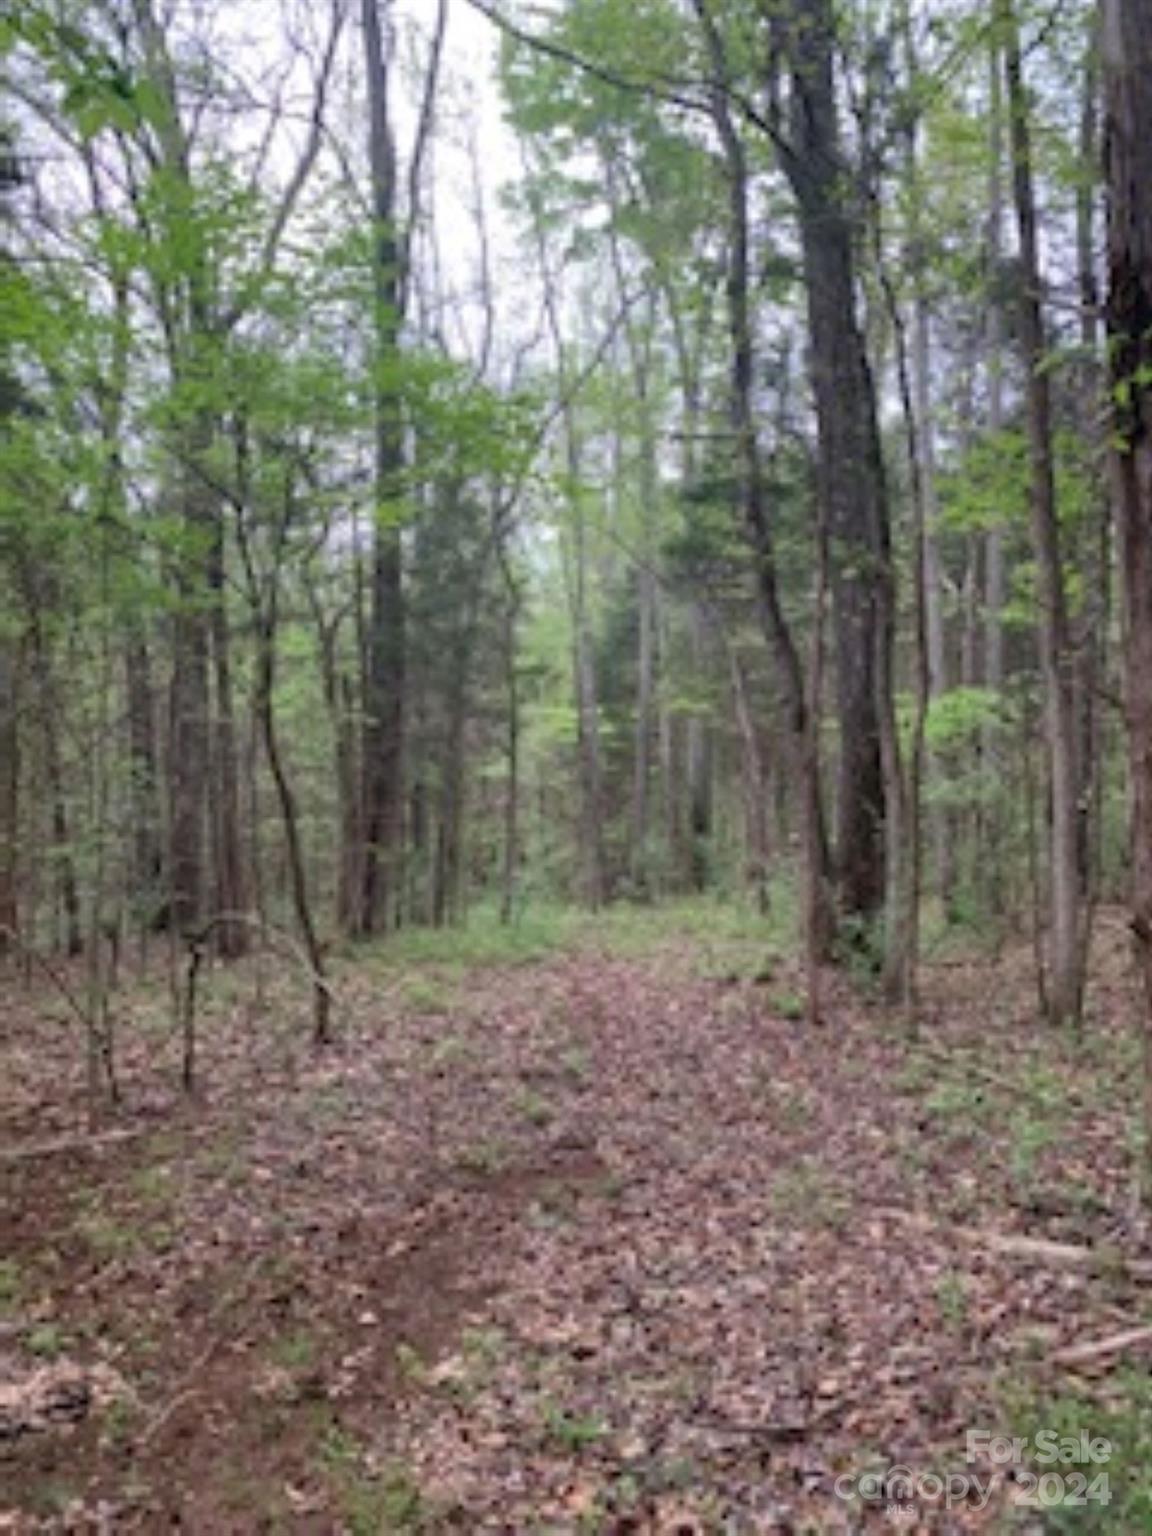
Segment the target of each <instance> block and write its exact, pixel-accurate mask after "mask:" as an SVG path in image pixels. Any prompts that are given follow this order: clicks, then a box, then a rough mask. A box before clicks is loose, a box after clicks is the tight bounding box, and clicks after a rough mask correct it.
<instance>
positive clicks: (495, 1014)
mask: <svg viewBox="0 0 1152 1536" xmlns="http://www.w3.org/2000/svg"><path fill="white" fill-rule="evenodd" d="M1103 929H1104V931H1103V934H1102V937H1101V940H1100V943H1099V944H1098V951H1099V952H1098V955H1097V957H1096V964H1095V966H1094V978H1095V979H1094V985H1093V990H1092V999H1091V1010H1090V1020H1089V1024H1088V1028H1087V1031H1086V1035H1085V1039H1084V1042H1083V1043H1082V1044H1077V1043H1076V1042H1074V1041H1071V1040H1068V1039H1064V1038H1060V1037H1057V1036H1055V1035H1053V1034H1052V1033H1051V1032H1050V1031H1047V1030H1045V1029H1043V1028H1041V1027H1039V1026H1038V1025H1037V1024H1036V1023H1035V1021H1034V1004H1033V997H1032V991H1031V983H1030V979H1029V974H1028V960H1027V956H1026V955H1015V954H1009V955H1008V956H1006V957H1005V958H1003V959H1001V960H999V961H995V962H993V961H992V960H990V959H988V958H987V957H985V958H968V959H962V958H957V957H955V956H954V957H953V959H952V960H951V961H949V962H947V963H944V962H942V961H940V962H938V963H936V964H934V965H932V966H930V967H929V968H928V969H927V971H926V975H925V1002H924V1007H923V1010H922V1021H921V1031H920V1037H919V1039H918V1040H917V1041H910V1040H909V1039H907V1038H906V1037H905V1035H904V1033H903V1031H902V1029H901V1027H900V1025H899V1023H898V1021H894V1020H892V1019H891V1018H889V1017H887V1016H886V1015H885V1014H884V1012H883V1011H882V1010H881V1009H880V1008H879V1007H878V1006H876V1005H875V1004H870V1003H869V1002H868V1001H867V1000H866V998H864V997H862V995H861V992H860V990H859V988H858V987H853V986H850V985H849V984H848V982H846V981H841V982H839V983H838V984H837V985H836V988H835V990H834V991H832V992H831V993H830V996H829V999H828V1008H827V1019H826V1022H825V1023H824V1025H823V1026H822V1027H821V1028H820V1029H818V1030H814V1029H811V1028H809V1027H808V1026H807V1025H806V1024H805V1023H804V1022H803V1021H802V1019H801V1018H800V1017H798V1015H799V1014H800V1013H801V1012H802V1009H801V1007H800V996H799V981H798V978H797V976H796V974H795V973H794V972H793V970H792V967H791V965H790V963H789V962H788V961H786V960H780V959H776V960H775V961H774V962H773V963H772V964H771V965H770V966H768V967H767V970H766V968H765V953H764V950H765V946H764V940H763V938H762V936H761V937H755V936H754V934H755V929H754V928H753V926H752V925H750V924H748V923H747V922H745V923H744V925H743V926H742V927H741V926H740V925H739V924H732V923H728V924H727V925H725V924H724V922H723V921H722V920H721V919H719V918H714V917H713V916H711V915H709V913H708V912H707V911H702V912H699V913H696V914H691V913H686V912H681V913H679V914H678V915H677V914H673V915H672V916H670V917H668V918H667V919H666V920H661V921H652V922H650V923H649V925H648V926H647V927H645V928H644V929H643V932H640V933H638V934H634V935H632V938H631V939H629V941H628V942H620V941H619V939H618V938H617V939H611V934H612V929H611V928H609V927H604V928H602V929H598V928H596V927H594V926H592V927H588V928H586V929H583V930H581V931H580V933H579V935H578V936H577V937H576V938H574V939H573V940H572V942H571V943H570V944H562V945H560V946H558V947H549V946H545V945H542V946H540V947H539V948H534V947H533V945H532V944H531V943H529V942H524V943H523V944H522V945H521V947H520V949H519V950H518V951H516V952H510V951H509V950H508V948H507V946H506V945H505V946H504V947H501V945H500V944H495V945H494V946H493V947H492V949H491V951H490V952H483V946H479V947H478V946H476V945H475V944H473V945H472V948H471V949H469V948H468V947H467V946H468V943H469V942H470V941H467V940H466V939H465V940H459V941H456V942H458V943H459V944H460V945H461V946H463V947H462V948H461V950H460V953H458V954H457V955H456V957H455V958H450V956H451V942H452V941H451V940H440V941H439V943H440V948H439V950H437V948H436V946H435V944H429V946H428V947H427V949H426V950H425V951H421V950H420V949H419V946H418V945H417V946H416V947H415V948H413V947H412V946H411V945H410V946H409V948H408V949H405V950H403V951H402V952H401V953H400V954H399V955H398V954H397V952H396V951H395V950H381V951H380V952H379V953H375V954H371V955H364V956H361V957H359V958H358V959H357V960H356V961H355V962H348V963H347V964H346V966H345V968H344V970H343V971H342V972H341V974H340V976H339V981H338V987H339V993H340V1010H339V1015H340V1022H341V1026H342V1036H341V1043H340V1046H339V1048H338V1049H336V1050H333V1051H331V1052H329V1053H327V1054H324V1055H321V1056H316V1055H313V1054H311V1053H310V1052H309V1051H308V1050H307V1049H306V1048H305V1046H304V1044H303V1037H304V1036H305V1034H306V1021H305V1014H304V1012H303V1008H304V1004H303V1003H302V1001H301V997H300V992H301V988H300V985H299V982H298V980H297V979H296V978H294V977H292V976H291V975H278V976H273V977H271V978H269V977H268V976H265V978H264V983H263V984H264V988H265V991H264V996H263V998H262V999H257V1000H256V1001H254V997H253V988H254V986H255V985H256V975H255V973H256V970H257V969H258V968H257V967H256V966H255V965H254V964H246V965H244V966H241V967H237V968H234V969H232V970H231V971H228V972H220V973H217V974H216V975H215V977H214V978H213V979H212V980H211V983H210V986H209V988H208V993H207V998H206V1003H205V1010H204V1016H203V1050H202V1056H201V1073H202V1088H201V1093H200V1095H199V1096H198V1097H197V1098H196V1099H195V1100H193V1101H191V1102H181V1100H180V1099H179V1097H178V1096H177V1095H176V1094H175V1093H174V1092H173V1090H172V1087H171V1079H172V1073H171V1071H170V1065H171V1056H172V1050H173V1046H172V1041H171V1036H170V1029H169V1026H168V1023H167V997H166V987H165V984H164V982H163V979H162V978H153V979H152V980H151V981H150V982H148V983H144V982H141V983H139V984H138V985H135V986H134V987H133V988H132V989H131V990H130V991H128V992H126V993H125V994H124V995H123V999H122V1001H121V1004H120V1007H121V1011H122V1014H123V1015H124V1018H123V1025H122V1033H123V1077H124V1082H125V1090H126V1092H125V1104H124V1106H123V1108H122V1109H121V1110H120V1111H119V1112H118V1115H117V1117H116V1118H115V1119H113V1120H109V1121H107V1122H106V1123H105V1124H104V1125H103V1126H102V1127H101V1129H100V1131H99V1132H98V1133H97V1134H96V1135H95V1136H89V1135H88V1134H87V1133H86V1132H85V1131H84V1129H83V1118H82V1093H83V1082H82V1078H83V1070H82V1063H81V1062H79V1061H78V1060H77V1057H78V1054H79V1053H78V1051H77V1041H76V1039H75V1034H74V1031H73V1026H71V1025H70V1024H69V1023H68V1022H67V1013H66V1009H65V1008H64V1006H63V1005H62V1003H61V1001H60V999H58V998H55V997H53V996H51V995H50V994H48V993H45V992H44V991H43V990H42V989H40V988H39V986H37V987H35V988H31V989H24V988H23V987H22V985H21V984H20V983H18V982H16V983H11V984H9V983H6V984H5V1002H6V1016H5V1018H4V1019H3V1020H2V1021H0V1114H2V1116H3V1119H2V1121H0V1193H2V1196H3V1206H2V1208H0V1314H3V1315H4V1316H5V1318H6V1320H5V1321H3V1322H0V1531H14V1532H25V1531H27V1532H31V1531H65V1530H74V1531H89V1530H91V1531H96V1530H101V1531H103V1530H108V1531H116V1532H119V1531H140V1532H148V1533H151V1532H158V1531H162V1530H183V1531H189V1532H194V1533H196V1536H201V1533H203V1536H216V1533H229V1532H236V1533H249V1532H260V1531H269V1532H271V1531H284V1532H317V1533H335V1532H343V1531H347V1532H352V1533H376V1532H384V1531H396V1532H404V1531H410V1532H415V1531H425V1532H437V1531H460V1532H482V1531H492V1532H508V1533H513V1536H521V1533H524V1536H527V1533H533V1532H554V1533H557V1536H559V1533H569V1532H571V1533H578V1532H592V1533H625V1532H633V1533H653V1536H655V1533H673V1532H678V1533H685V1536H687V1533H692V1532H721V1531H725V1532H743V1531H747V1532H753V1531H763V1532H769V1531H772V1532H785V1531H796V1532H799V1531H870V1530H873V1529H876V1530H880V1529H889V1528H895V1529H905V1530H924V1531H942V1532H943V1531H969V1530H984V1531H1015V1530H1031V1531H1040V1530H1061V1529H1075V1530H1086V1529H1087V1530H1093V1529H1095V1530H1100V1531H1109V1532H1127V1531H1133V1532H1138V1531H1149V1530H1152V1491H1150V1489H1152V1378H1150V1376H1149V1365H1150V1363H1152V1326H1150V1325H1152V1289H1150V1287H1149V1277H1150V1276H1152V1246H1150V1245H1149V1243H1148V1241H1147V1238H1146V1235H1145V1234H1144V1233H1143V1231H1142V1229H1141V1227H1140V1225H1139V1223H1138V1222H1137V1221H1136V1220H1135V1218H1134V1215H1133V1203H1132V1179H1133V1166H1134V1160H1135V1155H1136V1150H1137V1149H1136V1147H1135V1144H1134V1131H1133V1127H1134V1124H1135V1116H1136V1108H1137V1101H1138V1094H1139V1065H1138V1064H1139V1053H1138V1048H1137V1044H1136V1035H1135V1024H1134V1020H1133V1016H1132V1007H1133V1004H1132V1000H1131V996H1130V992H1129V988H1128V983H1127V981H1126V978H1125V967H1124V964H1123V957H1122V951H1123V938H1122V933H1121V931H1120V925H1119V923H1118V921H1117V922H1113V923H1108V922H1105V924H1104V925H1103ZM110 1129H111V1130H113V1131H114V1132H115V1134H113V1135H109V1134H108V1131H109V1130H110ZM1043 1431H1049V1432H1052V1433H1053V1434H1055V1435H1058V1436H1061V1437H1072V1436H1076V1437H1081V1436H1083V1437H1085V1438H1084V1439H1077V1440H1076V1441H1075V1442H1073V1441H1072V1440H1071V1439H1061V1440H1059V1441H1058V1442H1057V1445H1058V1446H1059V1448H1060V1449H1061V1451H1062V1452H1063V1453H1064V1454H1063V1459H1062V1460H1060V1461H1051V1462H1049V1461H1046V1460H1045V1455H1046V1451H1047V1448H1049V1447H1050V1446H1051V1444H1052V1442H1051V1441H1049V1440H1045V1439H1044V1438H1043V1437H1041V1439H1040V1440H1037V1439H1036V1438H1035V1437H1036V1436H1037V1435H1038V1434H1041V1432H1043ZM971 1434H974V1435H975V1438H976V1440H978V1441H980V1445H979V1447H975V1442H972V1443H971V1444H970V1441H969V1436H970V1435H971ZM997 1436H1016V1437H1019V1441H1020V1444H1019V1445H1017V1446H1016V1447H1014V1448H1013V1453H1014V1454H1013V1459H1012V1460H1007V1459H1005V1457H1006V1454H1007V1451H1008V1447H1007V1446H1006V1445H1005V1444H1004V1443H1003V1442H1002V1441H1000V1440H998V1439H996V1438H995V1437H997ZM1088 1437H1093V1439H1095V1440H1099V1439H1106V1440H1107V1441H1108V1447H1107V1449H1103V1448H1102V1447H1101V1446H1099V1445H1098V1444H1097V1445H1092V1444H1089V1443H1088ZM971 1449H974V1454H975V1459H972V1460H970V1459H969V1457H968V1452H969V1450H971ZM1094 1455H1098V1456H1100V1457H1102V1458H1103V1457H1107V1459H1106V1460H1093V1459H1092V1457H1093V1456H1094ZM897 1465H899V1466H901V1467H902V1468H904V1469H905V1470H906V1471H907V1473H908V1475H909V1477H910V1478H911V1479H912V1484H913V1485H912V1487H911V1489H910V1493H911V1498H910V1499H902V1498H898V1499H897V1501H896V1502H897V1503H898V1504H899V1506H900V1507H898V1508H897V1507H893V1504H892V1502H891V1501H890V1500H889V1499H888V1497H887V1495H888V1493H889V1492H895V1493H896V1494H897V1495H899V1494H901V1493H903V1492H904V1491H905V1490H904V1489H903V1488H896V1489H889V1488H887V1487H885V1479H884V1477H883V1476H875V1475H874V1476H873V1477H872V1478H871V1480H869V1477H868V1474H882V1473H884V1472H885V1470H886V1469H891V1468H893V1467H896V1466H897ZM1101 1474H1106V1479H1107V1486H1105V1483H1104V1482H1102V1481H1100V1480H1099V1479H1100V1475H1101ZM934 1478H935V1479H937V1480H936V1481H934ZM1105 1494H1107V1495H1108V1496H1109V1498H1110V1502H1109V1503H1105V1502H1103V1501H1104V1497H1105ZM1057 1495H1059V1497H1060V1499H1062V1500H1063V1501H1064V1502H1063V1505H1062V1506H1061V1507H1041V1505H1042V1504H1044V1503H1045V1501H1046V1502H1047V1504H1048V1505H1052V1504H1053V1503H1054V1502H1055V1500H1056V1497H1057Z"/></svg>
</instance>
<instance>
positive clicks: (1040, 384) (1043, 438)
mask: <svg viewBox="0 0 1152 1536" xmlns="http://www.w3.org/2000/svg"><path fill="white" fill-rule="evenodd" d="M1000 15H1001V20H1002V23H1003V30H1004V64H1005V83H1006V88H1007V94H1008V106H1009V117H1010V127H1011V142H1012V161H1013V190H1014V196H1015V203H1016V221H1017V225H1018V229H1019V239H1020V265H1021V285H1022V286H1021V295H1020V306H1019V308H1020V316H1019V324H1020V336H1021V346H1022V350H1023V355H1024V363H1025V367H1026V368H1027V370H1028V383H1027V407H1028V442H1029V459H1030V469H1031V507H1032V542H1033V547H1034V549H1035V554H1036V566H1037V598H1038V603H1039V610H1040V612H1039V639H1040V660H1041V667H1042V670H1043V675H1044V693H1045V705H1046V709H1045V714H1046V719H1045V727H1046V735H1047V744H1048V768H1049V779H1050V793H1051V828H1050V834H1051V835H1050V838H1049V923H1050V934H1049V946H1048V947H1049V969H1050V978H1049V984H1048V988H1047V993H1048V1009H1049V1014H1050V1016H1051V1018H1052V1021H1053V1022H1054V1023H1058V1024H1068V1025H1072V1026H1076V1025H1078V1023H1079V1020H1080V1010H1081V1004H1082V1001H1083V998H1082V994H1083V985H1084V975H1083V970H1084V967H1083V955H1082V935H1081V909H1082V904H1081V890H1080V773H1079V765H1078V762H1077V729H1076V700H1075V688H1074V680H1073V654H1072V645H1071V633H1070V626H1069V621H1068V603H1067V596H1066V592H1065V586H1064V567H1063V558H1062V551H1061V540H1060V529H1059V522H1058V518H1057V507H1056V480H1055V472H1054V469H1053V462H1052V405H1051V390H1050V383H1049V376H1048V372H1047V369H1046V367H1045V363H1046V352H1047V342H1046V338H1045V334H1044V316H1043V311H1042V308H1041V292H1042V286H1041V284H1042V278H1041V273H1040V257H1039V245H1038V237H1037V228H1036V201H1035V195H1034V192H1033V186H1032V145H1031V123H1030V116H1029V108H1028V102H1027V97H1026V94H1025V85H1024V78H1023V67H1022V62H1021V54H1020V37H1019V28H1018V24H1017V21H1016V16H1015V12H1014V9H1013V3H1012V0H1001V5H1000Z"/></svg>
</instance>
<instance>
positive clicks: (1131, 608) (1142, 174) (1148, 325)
mask: <svg viewBox="0 0 1152 1536" xmlns="http://www.w3.org/2000/svg"><path fill="white" fill-rule="evenodd" d="M1101 58H1102V62H1103V80H1104V139H1105V163H1106V167H1107V188H1108V303H1107V316H1108V335H1109V340H1110V343H1111V346H1110V355H1111V362H1112V443H1113V451H1112V478H1113V488H1114V497H1115V508H1116V516H1117V522H1118V532H1119V543H1120V556H1121V559H1120V565H1121V569H1122V571H1123V573H1124V589H1123V590H1124V620H1125V634H1124V661H1125V673H1126V681H1127V701H1126V702H1127V728H1128V755H1129V774H1130V787H1131V795H1132V825H1131V838H1132V896H1131V900H1132V928H1133V933H1134V935H1135V939H1136V953H1137V959H1138V962H1139V967H1140V974H1141V977H1142V980H1143V986H1144V998H1145V1013H1144V1051H1145V1055H1144V1107H1145V1125H1144V1160H1145V1165H1144V1170H1143V1173H1144V1177H1143V1181H1142V1182H1143V1196H1144V1201H1145V1204H1146V1206H1147V1205H1149V1204H1152V686H1149V680H1150V679H1152V182H1150V181H1149V178H1148V164H1147V155H1148V145H1149V144H1152V0H1102V5H1101Z"/></svg>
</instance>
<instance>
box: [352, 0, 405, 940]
mask: <svg viewBox="0 0 1152 1536" xmlns="http://www.w3.org/2000/svg"><path fill="white" fill-rule="evenodd" d="M383 9H384V20H383V22H382V20H381V3H380V0H363V4H362V22H363V28H364V58H365V71H366V74H367V79H368V100H369V133H368V151H369V159H370V164H371V173H372V216H373V238H374V252H373V277H374V282H375V304H376V318H375V325H376V358H377V369H378V375H377V376H378V379H379V382H378V384H377V390H376V402H375V406H376V436H375V469H374V477H375V496H376V506H375V520H374V527H373V532H372V540H373V544H372V560H371V576H370V588H369V592H370V596H369V616H368V627H367V650H368V655H367V675H366V677H365V686H364V708H365V725H364V734H363V743H362V749H361V767H362V771H363V774H364V787H363V791H362V803H363V814H364V826H363V835H364V850H363V858H362V868H361V871H360V874H361V889H360V910H359V912H358V914H357V919H356V932H357V933H358V934H360V935H361V936H366V935H368V934H371V933H375V932H378V931H380V930H382V929H387V928H388V927H389V926H390V925H391V923H392V921H393V919H394V914H395V904H396V901H397V897H398V892H399V874H400V871H399V861H400V853H401V836H402V830H403V817H402V796H403V752H404V690H405V678H406V673H407V641H406V626H405V616H404V559H403V545H402V534H401V526H400V517H399V502H400V496H401V493H402V476H403V470H404V428H403V420H402V417H401V409H400V401H399V399H398V398H397V396H396V392H395V390H394V389H393V388H392V387H390V386H389V384H388V383H387V381H386V378H385V371H386V365H387V364H389V363H390V362H391V361H392V360H393V359H394V358H395V357H396V355H397V353H398V351H399V345H400V325H401V321H402V309H403V288H402V273H401V260H402V253H401V247H400V239H399V230H398V228H397V220H398V217H399V207H398V192H397V166H396V146H395V140H394V137H393V130H392V122H391V116H390V111H391V108H390V73H391V65H392V39H391V36H390V34H389V28H390V26H391V23H392V16H391V0H384V7H383Z"/></svg>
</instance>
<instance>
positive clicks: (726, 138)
mask: <svg viewBox="0 0 1152 1536" xmlns="http://www.w3.org/2000/svg"><path fill="white" fill-rule="evenodd" d="M695 6H696V13H697V16H698V18H699V20H700V24H701V26H702V28H703V30H704V35H705V39H706V42H707V44H708V49H709V54H710V58H711V63H712V70H713V82H714V83H713V91H712V117H713V121H714V123H715V125H716V131H717V134H718V135H719V138H720V142H721V145H722V147H723V150H724V160H725V168H726V171H727V176H728V216H729V252H728V271H727V278H726V284H725V289H726V297H727V304H728V326H729V334H730V342H731V357H732V363H731V394H730V397H729V399H730V410H731V415H732V427H733V432H734V435H735V439H736V451H737V467H738V471H739V475H740V481H741V497H742V503H743V505H742V508H741V510H742V513H743V517H744V523H745V527H746V529H747V532H748V536H749V541H750V543H751V545H752V549H753V553H754V557H755V583H756V612H757V617H758V620H759V624H760V628H761V631H762V633H763V635H764V638H765V640H766V642H767V644H768V647H769V650H770V651H771V652H772V654H773V657H774V659H775V663H776V669H777V674H778V677H779V680H780V687H781V692H782V694H783V702H784V714H785V720H786V722H787V730H788V735H789V746H790V752H789V756H790V759H791V765H792V768H793V771H794V772H795V774H796V776H797V780H798V782H799V785H800V814H801V827H802V834H801V843H802V847H803V852H804V862H805V886H806V889H807V892H808V900H807V901H806V904H805V927H806V930H807V933H806V947H807V949H808V952H809V953H810V954H811V955H814V956H817V957H819V958H820V959H823V958H826V954H827V951H828V950H829V948H830V945H831V940H832V931H833V926H834V922H833V916H832V910H831V904H830V901H829V899H828V892H829V878H828V875H829V856H828V837H827V830H826V826H825V820H824V803H823V796H822V794H821V786H820V772H819V753H818V745H817V740H816V733H817V729H818V727H817V721H816V716H815V714H814V711H813V709H812V707H811V702H812V701H810V699H809V697H808V694H807V690H806V688H805V682H804V668H803V665H802V663H801V660H800V653H799V650H798V647H797V644H796V640H795V637H794V636H793V634H792V630H791V628H790V627H789V624H788V621H787V619H786V617H785V614H784V607H783V603H782V601H781V597H780V590H779V583H778V578H777V571H776V555H775V547H774V540H773V537H772V526H771V520H770V515H769V508H768V496H767V489H766V485H765V476H764V466H763V461H762V455H761V450H760V440H759V436H758V432H757V421H756V408H755V402H754V392H755V385H756V350H755V336H754V331H753V325H752V314H751V282H750V262H751V240H750V232H749V211H748V163H747V155H746V153H745V149H744V144H743V142H742V140H741V139H740V136H739V134H738V133H737V131H736V128H735V125H734V123H733V121H732V115H731V111H730V108H729V105H728V99H727V96H726V94H725V93H726V87H727V63H726V60H725V57H724V51H723V46H722V43H721V40H720V35H719V32H718V30H717V28H716V25H715V22H714V20H713V18H712V15H711V12H710V10H709V7H708V5H707V3H706V0H695ZM812 1012H813V1014H815V1012H816V1008H815V1005H814V1006H813V1009H812Z"/></svg>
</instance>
